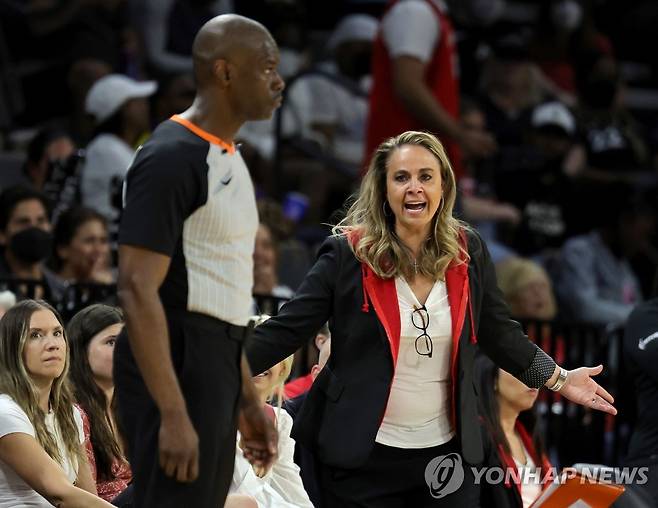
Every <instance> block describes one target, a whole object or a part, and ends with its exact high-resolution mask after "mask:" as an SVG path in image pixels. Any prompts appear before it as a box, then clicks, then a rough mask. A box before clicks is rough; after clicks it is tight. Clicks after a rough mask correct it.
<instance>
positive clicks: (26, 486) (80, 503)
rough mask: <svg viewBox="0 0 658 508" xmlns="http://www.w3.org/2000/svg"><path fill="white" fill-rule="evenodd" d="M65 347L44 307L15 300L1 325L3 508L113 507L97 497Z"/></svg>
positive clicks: (0, 464)
mask: <svg viewBox="0 0 658 508" xmlns="http://www.w3.org/2000/svg"><path fill="white" fill-rule="evenodd" d="M68 348H69V345H68V340H67V338H66V333H65V331H64V326H63V324H62V320H61V319H60V317H59V315H58V314H57V312H56V311H55V309H53V308H52V307H51V306H50V305H49V304H47V303H46V302H44V301H39V300H37V301H34V300H25V301H23V302H20V303H19V304H17V305H16V306H14V307H12V308H11V309H9V311H7V313H6V314H5V316H4V317H3V318H2V320H0V506H7V507H10V506H35V507H44V508H45V507H47V506H52V505H56V506H61V507H67V508H68V507H79V508H83V507H99V508H100V507H110V506H111V505H110V504H108V503H107V502H105V501H103V500H102V499H100V498H98V497H96V487H95V485H94V483H93V480H92V478H91V473H90V471H89V464H88V463H87V460H86V456H85V453H84V451H83V446H82V444H83V442H84V434H83V432H82V418H81V416H80V413H79V411H78V410H77V408H75V407H74V405H73V397H72V395H71V392H70V390H69V387H68V384H67V381H66V378H67V372H68V368H69V352H68Z"/></svg>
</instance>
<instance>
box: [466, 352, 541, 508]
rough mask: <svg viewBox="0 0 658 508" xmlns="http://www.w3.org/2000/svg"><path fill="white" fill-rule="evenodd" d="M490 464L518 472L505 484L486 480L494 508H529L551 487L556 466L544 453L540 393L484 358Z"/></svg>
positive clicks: (484, 492) (482, 394)
mask: <svg viewBox="0 0 658 508" xmlns="http://www.w3.org/2000/svg"><path fill="white" fill-rule="evenodd" d="M474 377H475V381H474V383H475V387H476V391H477V393H478V411H479V413H480V423H481V425H482V427H481V430H482V441H483V443H484V456H485V458H484V464H483V465H484V466H485V467H502V468H503V470H504V471H509V470H510V469H511V470H512V471H517V472H518V477H515V476H512V475H509V476H507V475H506V476H505V481H504V483H496V484H491V483H490V482H482V484H481V491H480V499H481V501H482V505H483V506H487V507H491V508H517V507H518V508H527V507H529V506H530V505H531V504H532V503H533V501H534V500H535V499H537V497H538V496H539V495H540V494H541V492H542V490H543V489H545V488H546V487H548V485H550V483H551V480H552V477H551V476H550V474H551V463H550V462H549V460H548V457H547V455H546V453H545V452H544V446H543V444H542V440H541V436H540V434H539V426H538V425H536V420H535V416H534V414H533V412H532V407H533V406H534V403H535V401H536V400H537V394H538V390H537V389H535V388H528V387H527V386H526V385H524V384H523V383H521V382H520V381H519V380H518V379H516V378H515V377H514V376H512V375H511V374H508V373H507V372H505V371H504V370H502V369H501V368H499V367H497V366H496V365H494V363H493V362H492V361H491V360H490V359H489V358H487V357H486V356H484V355H481V356H479V357H478V358H477V359H476V361H475V366H474Z"/></svg>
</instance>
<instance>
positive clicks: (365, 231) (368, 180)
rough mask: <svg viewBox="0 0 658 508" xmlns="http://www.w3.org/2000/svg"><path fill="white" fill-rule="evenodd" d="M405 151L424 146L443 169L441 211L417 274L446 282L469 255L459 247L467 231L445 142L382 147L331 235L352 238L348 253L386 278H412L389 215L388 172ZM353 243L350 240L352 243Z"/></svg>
mask: <svg viewBox="0 0 658 508" xmlns="http://www.w3.org/2000/svg"><path fill="white" fill-rule="evenodd" d="M403 145H416V146H422V147H423V148H425V149H426V150H428V151H429V152H430V153H432V155H434V157H435V158H436V160H437V161H438V163H439V168H440V171H441V186H442V191H443V194H442V198H441V204H440V206H439V209H438V211H437V212H436V214H435V215H434V217H433V218H432V228H431V234H430V236H429V237H428V238H427V240H426V241H425V243H424V244H423V245H422V246H421V251H420V253H419V256H418V258H419V259H420V262H419V263H418V273H421V274H423V275H425V276H426V277H429V278H431V279H432V280H442V279H443V278H444V276H445V272H446V270H447V268H448V266H449V265H450V263H452V262H453V261H455V262H463V260H464V259H467V258H468V253H467V252H466V251H465V250H464V248H463V247H462V246H461V245H460V242H459V231H460V229H468V226H467V225H466V224H465V223H463V222H462V221H460V220H458V219H455V218H454V217H453V216H452V211H453V208H454V206H455V199H456V197H457V185H456V182H455V174H454V172H453V170H452V165H451V164H450V160H449V159H448V155H447V154H446V151H445V149H444V148H443V145H442V144H441V142H440V141H439V140H438V139H437V138H436V137H435V136H433V135H432V134H429V133H427V132H418V131H407V132H404V133H402V134H400V135H398V136H395V137H392V138H389V139H387V140H386V141H384V142H383V143H382V144H380V145H379V147H378V148H377V150H376V151H375V153H374V155H373V157H372V159H371V160H370V165H369V167H368V172H367V173H366V175H365V176H364V177H363V180H362V181H361V188H360V190H359V192H358V194H357V195H356V197H355V198H352V199H353V200H354V201H353V203H352V204H351V206H350V207H349V209H348V211H347V214H346V216H345V218H344V219H343V220H342V221H340V222H339V223H338V224H337V225H335V226H334V227H333V229H332V233H333V234H334V236H345V235H347V236H351V235H354V240H353V241H350V242H349V244H350V248H351V249H352V251H353V252H354V255H355V256H356V258H357V259H358V260H359V261H361V262H363V263H366V264H367V265H368V266H370V268H371V269H372V270H373V271H374V272H375V273H376V274H377V275H378V276H379V277H382V278H391V277H397V276H400V275H411V273H412V272H411V270H410V266H411V253H410V252H409V249H408V248H407V247H406V246H405V245H404V244H403V243H402V241H401V240H400V239H399V238H398V236H397V235H396V234H395V227H394V225H395V218H394V216H393V214H392V213H390V214H389V215H386V214H385V212H384V207H386V208H388V210H389V211H390V207H389V206H388V201H387V196H386V170H387V166H388V161H389V159H390V157H391V154H392V153H393V152H394V151H395V150H397V149H399V148H400V147H402V146H403ZM350 240H352V238H350Z"/></svg>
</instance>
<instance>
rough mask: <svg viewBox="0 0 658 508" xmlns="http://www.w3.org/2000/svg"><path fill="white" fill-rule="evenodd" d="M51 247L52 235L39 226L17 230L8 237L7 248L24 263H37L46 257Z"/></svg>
mask: <svg viewBox="0 0 658 508" xmlns="http://www.w3.org/2000/svg"><path fill="white" fill-rule="evenodd" d="M52 247H53V235H52V234H51V233H49V232H48V231H44V230H43V229H41V228H37V227H32V228H27V229H24V230H23V231H19V232H18V233H16V234H15V235H14V236H12V237H11V238H10V239H9V249H10V250H11V252H12V253H13V254H14V256H16V257H17V258H18V259H20V260H21V261H23V262H25V263H38V262H39V261H43V260H44V259H46V258H47V257H48V256H49V255H50V252H51V250H52Z"/></svg>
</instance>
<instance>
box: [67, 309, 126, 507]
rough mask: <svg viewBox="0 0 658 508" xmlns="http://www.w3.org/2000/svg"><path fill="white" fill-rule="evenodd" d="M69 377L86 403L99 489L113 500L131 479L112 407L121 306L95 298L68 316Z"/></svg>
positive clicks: (77, 396)
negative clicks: (99, 302)
mask: <svg viewBox="0 0 658 508" xmlns="http://www.w3.org/2000/svg"><path fill="white" fill-rule="evenodd" d="M66 328H67V333H68V336H69V342H70V344H71V381H72V382H73V388H74V394H75V400H76V401H77V403H78V404H79V405H80V408H81V409H82V422H83V429H84V433H85V446H86V451H87V458H88V460H89V465H90V467H91V475H92V478H93V480H94V483H95V484H96V489H97V490H98V495H99V496H100V497H102V498H103V499H105V501H108V502H111V501H112V500H113V499H114V498H115V497H116V496H118V495H119V494H120V493H121V492H123V491H124V490H125V489H126V487H128V484H129V483H130V480H131V476H132V475H131V472H130V465H129V464H128V462H127V460H126V458H125V454H124V453H123V450H122V446H121V439H120V436H119V435H118V433H117V426H116V423H115V421H114V415H113V412H112V401H113V400H114V380H113V376H112V357H113V353H114V343H115V342H116V337H117V335H119V332H120V331H121V329H122V328H123V314H122V313H121V310H119V309H118V308H116V307H110V306H109V305H103V304H95V305H91V306H89V307H87V308H85V309H82V310H81V311H80V312H78V313H77V314H76V315H75V316H73V318H72V319H71V321H70V322H69V324H68V326H67V327H66Z"/></svg>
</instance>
